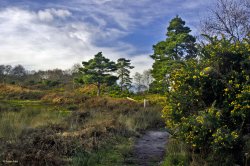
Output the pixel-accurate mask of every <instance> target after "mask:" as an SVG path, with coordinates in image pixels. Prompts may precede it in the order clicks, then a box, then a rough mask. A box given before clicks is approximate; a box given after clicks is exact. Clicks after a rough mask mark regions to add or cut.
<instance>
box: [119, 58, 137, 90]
mask: <svg viewBox="0 0 250 166" xmlns="http://www.w3.org/2000/svg"><path fill="white" fill-rule="evenodd" d="M133 68H134V66H131V63H130V60H127V59H125V58H120V59H118V60H117V74H118V78H119V84H120V88H121V91H123V90H128V89H130V87H131V83H132V78H130V71H129V69H133Z"/></svg>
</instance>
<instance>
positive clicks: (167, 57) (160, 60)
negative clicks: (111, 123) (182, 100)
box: [151, 16, 197, 93]
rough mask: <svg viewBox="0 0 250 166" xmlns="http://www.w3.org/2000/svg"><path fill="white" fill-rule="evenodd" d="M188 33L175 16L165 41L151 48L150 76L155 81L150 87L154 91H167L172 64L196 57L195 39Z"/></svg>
mask: <svg viewBox="0 0 250 166" xmlns="http://www.w3.org/2000/svg"><path fill="white" fill-rule="evenodd" d="M190 32H191V30H190V28H189V27H187V26H185V21H183V20H182V19H181V18H180V17H179V16H176V17H175V18H174V19H172V20H171V21H170V24H169V26H168V28H167V34H166V36H167V38H166V40H165V41H160V42H158V43H157V44H156V45H154V46H153V51H154V53H153V55H151V58H153V60H154V64H153V70H152V76H153V77H154V79H155V81H154V82H153V84H152V85H153V86H154V87H153V89H155V91H157V92H162V93H164V92H165V91H167V90H168V83H167V78H168V77H169V74H170V70H171V66H172V65H173V64H176V63H179V62H180V63H181V62H182V61H184V60H186V59H189V58H194V57H196V52H197V49H196V47H195V41H196V39H195V38H194V37H193V36H192V35H190V34H189V33H190Z"/></svg>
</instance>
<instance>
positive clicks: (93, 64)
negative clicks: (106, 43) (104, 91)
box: [76, 52, 117, 96]
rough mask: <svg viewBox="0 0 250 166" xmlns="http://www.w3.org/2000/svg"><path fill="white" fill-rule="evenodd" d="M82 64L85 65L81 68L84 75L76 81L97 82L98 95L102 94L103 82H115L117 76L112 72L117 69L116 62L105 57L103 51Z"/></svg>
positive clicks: (108, 83)
mask: <svg viewBox="0 0 250 166" xmlns="http://www.w3.org/2000/svg"><path fill="white" fill-rule="evenodd" d="M82 65H83V67H82V68H79V70H80V72H81V73H82V76H81V77H80V78H78V79H77V80H76V81H77V82H79V83H84V84H95V85H96V86H97V88H98V92H97V95H98V96H100V93H101V85H102V84H107V85H113V84H115V82H116V80H117V77H116V76H113V75H111V73H112V72H115V71H116V70H117V67H116V64H115V63H114V62H112V61H110V60H109V59H107V58H105V57H104V56H103V55H102V52H99V53H98V54H96V55H95V57H94V58H93V59H90V60H89V61H87V62H82Z"/></svg>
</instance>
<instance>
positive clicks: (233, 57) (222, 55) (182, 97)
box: [163, 37, 250, 165]
mask: <svg viewBox="0 0 250 166" xmlns="http://www.w3.org/2000/svg"><path fill="white" fill-rule="evenodd" d="M210 40H211V41H210V43H209V44H207V45H205V46H203V47H202V54H201V55H200V59H199V60H196V59H189V60H186V61H185V62H184V63H182V64H180V63H178V64H176V66H175V67H174V69H175V70H172V72H171V74H170V77H169V82H170V91H169V93H168V94H167V98H168V100H167V105H166V107H165V108H164V110H163V116H164V117H165V119H166V124H167V126H168V127H169V128H170V129H171V132H172V134H173V135H175V136H176V137H177V138H179V139H180V140H183V141H185V142H186V143H188V144H189V145H190V146H191V147H192V149H193V152H194V153H198V154H200V157H201V159H204V161H205V163H206V162H208V163H214V162H215V161H216V163H214V164H224V165H227V164H229V165H231V164H232V163H238V164H242V161H243V158H244V154H243V149H242V147H243V146H242V143H243V144H244V141H243V136H244V135H246V134H247V128H246V125H247V124H249V123H250V121H249V116H250V113H249V108H250V107H249V103H250V102H249V101H250V86H249V74H250V70H249V69H250V59H249V55H250V45H249V39H245V40H244V41H242V42H237V43H232V42H231V41H230V40H227V39H225V38H223V37H222V39H217V38H210ZM235 151H237V152H238V153H234V152H235Z"/></svg>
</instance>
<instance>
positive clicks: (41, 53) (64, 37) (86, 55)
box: [0, 8, 145, 70]
mask: <svg viewBox="0 0 250 166" xmlns="http://www.w3.org/2000/svg"><path fill="white" fill-rule="evenodd" d="M44 11H46V13H50V14H51V13H53V19H54V21H52V19H51V18H50V16H45V15H44V17H43V18H44V19H45V20H46V21H49V20H50V21H51V22H50V24H48V23H46V22H44V20H43V21H39V20H40V19H41V17H40V16H39V12H34V11H28V10H23V9H18V8H8V9H4V10H1V11H0V20H1V22H0V62H1V63H5V64H11V65H16V64H23V65H25V66H26V67H29V68H30V69H36V70H38V69H49V68H62V69H66V68H69V67H71V66H72V65H73V64H74V63H79V62H81V61H84V60H88V59H90V58H92V57H93V56H94V55H95V54H96V53H97V52H99V51H102V52H103V54H104V56H106V57H108V58H110V59H111V60H113V61H116V60H117V59H118V58H120V57H127V58H128V54H131V52H133V51H134V47H133V46H131V45H129V44H125V43H122V42H120V43H119V42H117V43H116V46H111V47H100V46H99V47H98V46H96V45H95V44H94V42H95V40H98V38H99V39H104V38H112V36H113V37H114V38H115V37H116V36H120V35H125V34H123V33H122V32H121V31H119V30H117V29H112V28H110V29H108V30H106V31H102V30H101V29H100V28H98V27H94V26H92V25H89V24H87V23H84V22H79V21H74V22H69V23H67V24H65V25H64V26H63V27H62V26H57V24H56V19H59V18H57V17H54V16H55V12H54V11H53V10H44ZM57 11H59V10H57ZM51 15H52V14H51ZM99 35H100V36H99ZM110 40H111V39H110ZM134 63H135V64H137V65H142V66H145V64H140V63H139V59H137V60H136V61H135V62H134ZM138 70H140V69H138Z"/></svg>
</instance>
